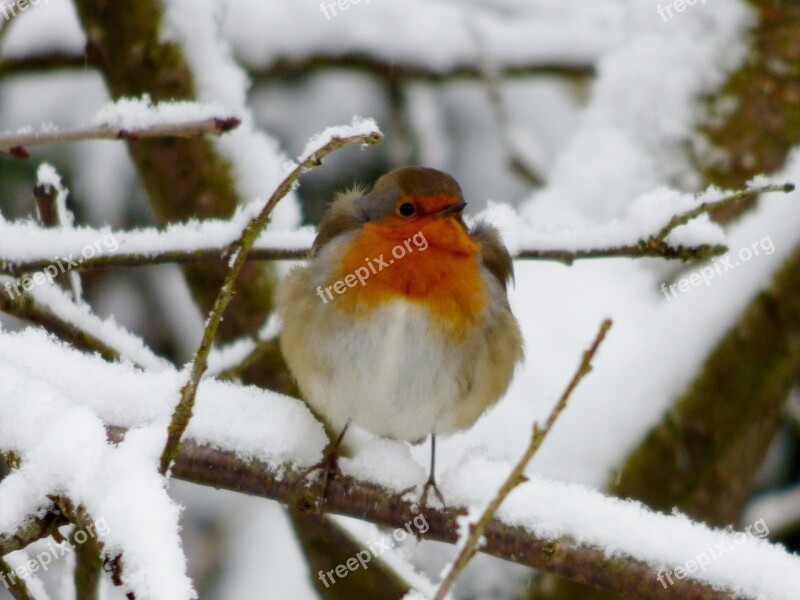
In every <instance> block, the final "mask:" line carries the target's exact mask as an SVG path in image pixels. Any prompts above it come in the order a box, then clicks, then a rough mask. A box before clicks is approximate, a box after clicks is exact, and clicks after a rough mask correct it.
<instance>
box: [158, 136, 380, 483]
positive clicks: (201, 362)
mask: <svg viewBox="0 0 800 600" xmlns="http://www.w3.org/2000/svg"><path fill="white" fill-rule="evenodd" d="M382 141H383V136H382V135H381V134H380V133H377V132H373V133H371V134H358V135H352V136H348V137H334V138H332V139H331V140H330V141H329V142H328V143H327V144H325V145H324V146H323V147H322V148H320V149H319V150H317V151H316V152H314V153H313V154H311V156H309V157H308V158H306V159H305V160H304V161H303V162H301V163H300V164H297V165H295V167H294V169H292V171H291V172H290V173H289V174H288V175H287V176H286V178H285V179H284V180H283V181H282V182H281V184H280V185H279V186H278V187H277V189H276V190H275V191H274V192H273V194H272V196H271V197H270V199H269V200H268V201H267V203H266V204H265V205H264V208H263V209H261V212H260V213H259V214H258V216H256V217H255V218H253V219H252V220H251V221H250V222H249V223H248V225H247V227H246V228H245V230H244V232H243V233H242V236H241V237H240V238H239V240H237V241H236V242H234V243H233V244H231V246H230V248H228V250H227V252H226V256H227V257H228V264H229V265H230V270H229V271H228V274H227V275H226V277H225V281H224V283H223V285H222V289H221V290H220V292H219V294H218V295H217V299H216V301H215V302H214V307H213V308H212V309H211V313H210V314H209V316H208V320H207V321H206V326H205V329H204V331H203V339H202V340H201V342H200V347H199V348H198V349H197V352H196V353H195V357H194V360H193V361H192V369H191V373H190V375H189V380H188V381H187V382H186V384H185V385H184V386H183V388H182V389H181V399H180V401H179V402H178V406H176V407H175V412H174V413H173V414H172V420H171V422H170V425H169V430H168V435H167V442H166V444H165V445H164V451H163V452H162V454H161V465H160V471H161V473H162V474H163V475H166V474H167V472H168V471H169V466H170V464H171V463H172V461H173V460H174V459H175V457H176V456H177V454H178V449H179V446H180V441H181V437H182V436H183V433H184V432H185V431H186V427H188V425H189V421H190V419H191V418H192V410H193V408H194V401H195V396H196V395H197V387H198V385H199V384H200V379H201V377H202V376H203V374H204V373H205V371H206V369H207V367H208V354H209V352H211V347H212V345H213V343H214V338H215V337H216V335H217V329H218V328H219V324H220V321H221V320H222V316H223V314H224V312H225V309H226V307H227V306H228V303H229V302H230V301H231V298H233V294H234V291H235V289H236V283H237V280H238V278H239V274H240V273H241V271H242V268H243V267H244V265H245V263H246V262H247V256H248V254H249V253H250V250H251V249H252V247H253V244H255V242H256V240H257V239H258V236H259V234H260V233H261V231H262V230H263V229H264V227H265V226H266V224H267V221H268V220H269V217H270V214H272V211H273V209H274V208H275V206H276V205H277V204H278V202H279V201H280V200H281V199H282V198H283V197H284V196H286V194H288V193H289V191H290V190H291V189H292V186H293V185H294V184H295V181H296V180H297V178H298V177H300V175H301V174H303V173H304V172H306V171H307V170H309V169H312V168H314V167H316V166H319V165H321V164H322V160H323V159H324V158H325V157H326V156H327V155H328V154H330V153H331V152H334V151H336V150H338V149H339V148H343V147H344V146H349V145H351V144H371V145H373V144H379V143H381V142H382Z"/></svg>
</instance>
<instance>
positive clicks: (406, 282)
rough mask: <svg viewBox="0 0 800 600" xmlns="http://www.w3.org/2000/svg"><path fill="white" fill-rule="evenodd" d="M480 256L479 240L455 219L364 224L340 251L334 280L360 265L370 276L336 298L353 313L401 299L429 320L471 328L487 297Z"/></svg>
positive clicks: (478, 317) (477, 318)
mask: <svg viewBox="0 0 800 600" xmlns="http://www.w3.org/2000/svg"><path fill="white" fill-rule="evenodd" d="M423 240H424V243H423ZM424 246H427V247H424ZM479 254H480V244H479V243H478V242H476V241H475V240H473V239H472V238H470V237H469V235H468V234H467V232H466V231H465V230H464V228H463V227H462V226H461V224H460V223H458V222H457V221H456V220H455V219H435V218H434V219H430V220H426V221H425V222H421V223H419V222H418V223H408V224H403V225H402V226H390V225H386V224H381V223H366V224H365V225H364V226H363V228H362V231H361V233H360V235H358V236H357V237H356V238H355V239H354V240H353V241H352V242H351V243H350V244H349V246H348V247H347V249H346V250H345V251H344V253H343V256H342V258H341V261H340V263H339V264H340V268H339V273H337V274H336V276H335V278H334V279H343V278H344V277H346V276H347V275H348V274H351V273H356V272H357V270H358V269H359V268H362V271H361V273H362V274H363V273H364V271H363V267H365V266H366V267H368V268H369V269H370V272H369V277H368V278H366V279H365V280H364V284H363V285H360V284H357V285H356V286H355V287H353V288H351V289H348V290H347V292H346V293H344V294H343V295H342V296H341V297H340V298H339V299H338V301H339V302H343V303H345V304H347V305H348V308H349V309H351V310H352V311H353V312H354V314H356V315H357V314H359V313H361V314H364V313H365V312H366V311H368V310H370V309H371V308H374V307H375V306H377V305H379V304H381V303H384V302H387V301H391V300H393V299H397V298H404V299H407V300H409V301H412V302H417V303H420V304H421V305H424V306H425V307H426V308H427V309H428V310H429V311H430V314H431V316H432V317H433V318H434V319H436V320H439V321H440V322H442V323H446V324H448V325H450V326H455V327H456V329H460V328H462V327H464V328H466V327H470V326H474V325H475V324H476V323H477V321H478V320H479V319H480V317H481V315H482V313H483V310H484V308H485V306H486V303H487V301H488V297H487V292H486V289H485V288H484V285H483V281H482V278H481V271H480V268H479V261H480V256H479Z"/></svg>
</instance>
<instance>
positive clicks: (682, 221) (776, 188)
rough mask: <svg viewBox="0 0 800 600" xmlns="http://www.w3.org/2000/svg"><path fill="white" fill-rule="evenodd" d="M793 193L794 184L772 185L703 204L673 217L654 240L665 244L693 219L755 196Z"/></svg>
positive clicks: (735, 193)
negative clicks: (678, 229) (677, 230)
mask: <svg viewBox="0 0 800 600" xmlns="http://www.w3.org/2000/svg"><path fill="white" fill-rule="evenodd" d="M793 191H794V184H793V183H783V184H772V185H764V186H759V187H751V188H748V189H746V190H741V191H739V192H734V193H732V194H728V195H726V196H724V197H723V198H720V199H719V200H714V201H713V202H703V203H702V204H701V205H700V206H697V207H695V208H693V209H691V210H687V211H686V212H684V213H681V214H679V215H675V216H674V217H672V218H671V219H670V220H669V223H667V224H666V225H664V227H663V228H662V229H661V231H659V232H658V233H657V234H656V235H655V236H653V238H652V239H653V240H654V241H656V242H663V241H664V240H666V239H667V236H668V235H669V234H670V233H672V232H673V231H674V230H675V229H677V228H678V227H680V226H681V225H686V223H688V222H689V221H691V220H692V219H696V218H697V217H699V216H700V215H704V214H706V213H710V212H711V211H714V210H717V209H719V208H724V207H726V206H730V205H731V204H735V203H736V202H738V201H739V200H745V199H746V198H752V197H753V196H758V195H759V194H766V193H769V192H783V193H784V194H788V193H790V192H793Z"/></svg>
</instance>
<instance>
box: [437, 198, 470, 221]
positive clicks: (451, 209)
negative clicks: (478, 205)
mask: <svg viewBox="0 0 800 600" xmlns="http://www.w3.org/2000/svg"><path fill="white" fill-rule="evenodd" d="M466 206H467V203H466V202H464V201H463V200H462V201H461V202H457V203H456V204H451V205H450V206H446V207H445V208H443V209H442V210H440V211H439V212H437V213H433V214H434V216H436V217H449V216H452V215H455V214H458V213H460V212H461V211H462V210H464V207H466Z"/></svg>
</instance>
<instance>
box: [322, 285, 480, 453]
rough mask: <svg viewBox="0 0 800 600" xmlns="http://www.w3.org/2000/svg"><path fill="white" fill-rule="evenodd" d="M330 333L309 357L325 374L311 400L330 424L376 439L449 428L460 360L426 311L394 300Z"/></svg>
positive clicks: (455, 348)
mask: <svg viewBox="0 0 800 600" xmlns="http://www.w3.org/2000/svg"><path fill="white" fill-rule="evenodd" d="M332 329H333V331H329V332H328V334H329V337H326V339H328V340H329V341H328V343H327V344H326V345H325V347H324V348H315V349H314V350H313V351H314V352H315V353H321V354H322V356H319V357H318V358H320V359H321V360H320V361H319V363H321V364H323V365H325V366H326V368H325V369H324V372H323V373H320V374H319V375H321V377H319V378H317V379H316V381H315V382H314V389H313V391H312V393H311V396H312V398H310V400H311V402H312V404H314V405H316V406H317V407H318V408H319V409H320V410H321V411H322V412H323V413H325V414H327V415H328V416H329V417H330V419H331V420H332V421H333V423H334V424H335V425H339V426H341V425H343V424H344V423H345V422H346V421H347V420H348V419H352V421H353V423H355V424H357V425H359V426H361V427H363V428H365V429H367V430H369V431H371V432H373V433H375V434H378V435H381V436H384V437H393V438H398V439H405V440H409V441H416V440H420V439H423V438H424V437H425V436H426V435H428V434H429V433H431V432H440V433H447V432H449V431H451V430H452V429H453V426H452V423H451V418H450V415H452V413H453V408H454V407H453V405H454V404H456V403H457V402H458V401H459V399H460V397H461V396H463V390H462V389H461V387H460V384H459V381H462V380H463V373H462V371H463V368H464V366H463V364H464V363H463V358H462V356H463V354H462V352H460V351H459V350H460V346H455V345H453V344H451V343H448V340H446V339H445V336H444V334H443V333H442V330H441V329H440V328H438V327H435V326H434V325H433V324H432V323H431V321H430V319H429V317H428V315H427V310H426V309H425V308H424V307H423V306H421V305H419V304H415V303H412V302H408V301H406V300H402V299H399V300H396V301H393V302H391V303H388V304H386V305H385V306H384V307H381V308H379V309H376V310H374V311H373V312H372V314H371V315H370V316H369V317H366V318H360V319H357V320H353V319H342V320H340V321H339V322H338V323H337V325H335V326H334V327H333V328H332Z"/></svg>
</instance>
